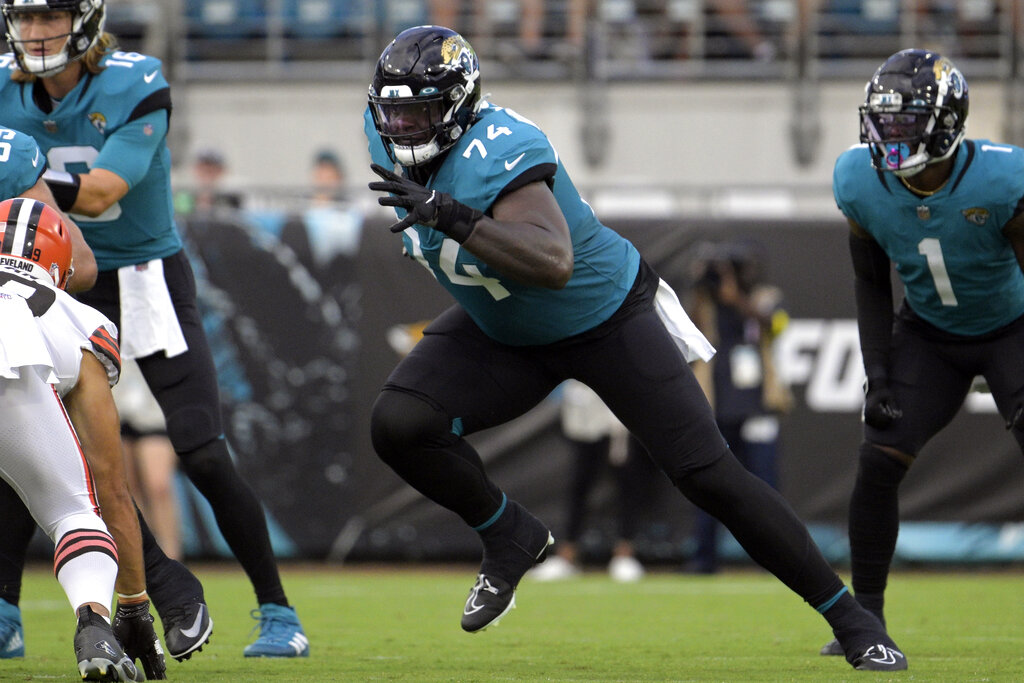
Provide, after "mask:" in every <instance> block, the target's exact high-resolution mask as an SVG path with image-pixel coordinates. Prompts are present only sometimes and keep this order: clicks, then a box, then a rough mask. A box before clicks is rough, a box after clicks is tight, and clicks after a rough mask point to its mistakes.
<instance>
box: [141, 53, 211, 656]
mask: <svg viewBox="0 0 1024 683" xmlns="http://www.w3.org/2000/svg"><path fill="white" fill-rule="evenodd" d="M154 73H156V72H154ZM205 610H206V605H200V606H199V612H198V613H196V620H195V623H193V624H192V625H191V626H190V627H188V628H183V629H181V635H183V636H185V637H186V638H195V637H196V636H198V635H199V627H200V626H202V624H203V612H204V611H205Z"/></svg>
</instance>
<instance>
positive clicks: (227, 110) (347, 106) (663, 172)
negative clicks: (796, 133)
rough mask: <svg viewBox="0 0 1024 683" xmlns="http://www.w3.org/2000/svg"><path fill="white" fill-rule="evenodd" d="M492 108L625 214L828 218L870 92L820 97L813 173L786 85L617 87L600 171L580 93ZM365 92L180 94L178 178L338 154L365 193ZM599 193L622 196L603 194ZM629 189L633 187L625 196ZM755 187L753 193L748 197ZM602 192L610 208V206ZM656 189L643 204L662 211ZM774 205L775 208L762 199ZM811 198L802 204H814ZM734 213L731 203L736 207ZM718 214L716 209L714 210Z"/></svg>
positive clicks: (501, 94) (280, 166)
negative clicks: (625, 201)
mask: <svg viewBox="0 0 1024 683" xmlns="http://www.w3.org/2000/svg"><path fill="white" fill-rule="evenodd" d="M486 86H487V87H486V88H485V91H487V92H490V93H491V95H492V96H491V98H490V99H491V101H493V102H494V103H495V104H498V105H501V106H507V107H510V108H512V109H515V110H516V111H517V112H519V113H520V114H522V115H524V116H526V117H527V118H529V119H531V120H532V121H534V122H535V123H537V124H538V125H539V126H540V127H541V128H542V129H543V130H544V131H545V132H546V133H547V134H548V137H549V138H550V139H551V140H552V142H553V144H554V146H555V148H556V149H557V150H558V152H559V154H560V155H561V156H562V158H563V160H564V161H565V163H566V165H567V166H568V168H569V171H570V173H571V174H572V175H573V177H574V179H575V180H576V183H577V184H578V185H579V186H580V187H582V188H584V189H588V190H589V191H590V192H592V193H593V194H594V195H596V196H597V201H598V202H599V203H600V202H602V201H603V202H604V203H605V204H606V205H609V206H612V209H610V210H615V209H622V210H624V211H630V210H632V209H631V208H630V207H628V206H627V207H622V206H618V205H617V204H616V203H617V202H619V201H620V200H622V198H623V197H625V196H627V195H628V196H633V197H644V196H645V195H644V192H645V191H646V190H647V189H648V188H654V187H658V188H667V189H670V190H672V199H671V201H672V202H675V203H676V204H677V205H678V204H682V205H683V209H684V210H690V212H691V213H692V212H698V213H699V212H701V211H705V210H709V205H708V201H709V198H712V197H714V198H716V202H715V204H714V206H716V207H725V208H723V209H722V210H724V211H730V210H732V209H736V208H737V207H739V210H740V212H742V206H743V205H745V204H744V203H745V202H747V201H748V200H751V197H753V200H752V201H753V202H754V204H758V203H759V202H760V203H761V204H763V206H765V207H767V210H769V211H770V212H775V213H779V215H784V214H785V213H786V212H787V211H789V212H791V213H792V212H794V211H795V212H796V213H802V212H803V211H805V210H811V211H813V210H817V209H821V210H829V207H831V197H830V194H829V191H828V187H829V183H830V181H831V172H832V164H833V162H834V160H835V158H836V156H837V155H838V154H839V153H841V152H842V151H843V150H844V149H845V148H846V147H847V146H849V145H851V144H854V143H855V142H856V141H857V135H858V123H857V111H856V110H857V106H858V105H859V104H860V102H861V99H862V93H863V82H854V81H844V82H833V83H826V84H822V85H821V87H820V97H819V100H818V102H819V106H820V122H821V135H820V140H819V142H818V144H817V145H816V146H815V147H814V149H815V154H814V155H813V157H814V158H813V161H812V163H810V164H809V165H801V164H799V163H797V160H796V158H795V154H794V152H793V142H792V138H791V135H790V125H791V122H792V119H793V108H794V107H793V93H792V91H791V89H790V88H789V86H786V85H784V84H779V83H774V82H773V83H729V84H722V85H713V84H706V83H700V84H696V83H686V82H680V83H676V84H669V85H666V84H650V83H636V84H614V85H610V86H607V90H606V92H605V93H604V94H605V96H606V101H607V111H608V117H609V121H610V124H611V125H610V135H609V136H608V138H607V139H606V140H605V143H604V144H606V145H607V150H606V152H607V153H606V154H605V158H606V161H605V163H604V164H602V165H600V166H597V167H591V166H589V165H588V164H587V162H586V159H585V157H584V153H583V145H582V135H581V128H582V124H583V121H584V119H583V117H584V116H586V115H587V114H585V113H584V112H582V111H581V107H580V106H579V101H580V96H579V92H578V91H577V89H576V87H575V86H573V85H571V84H569V85H566V86H560V85H557V84H550V83H545V84H540V85H535V84H524V83H488V84H486ZM365 92H366V90H365V87H364V86H363V84H361V83H357V82H352V83H330V84H324V85H322V86H316V85H311V84H285V85H281V84H266V85H259V84H255V85H254V84H231V83H221V84H213V85H211V84H189V85H184V86H181V87H179V88H177V89H176V90H175V92H174V99H175V115H174V116H175V127H174V131H173V136H174V137H173V139H172V149H173V151H174V152H175V155H176V157H177V161H178V164H177V171H176V180H178V181H179V182H181V183H186V182H188V168H187V164H186V163H183V162H184V161H187V159H188V158H189V156H190V154H191V153H192V152H194V150H196V149H197V148H199V147H202V146H206V145H215V146H217V147H220V148H221V149H222V150H223V151H224V152H225V154H226V156H227V157H228V159H229V162H230V164H231V173H230V177H229V181H230V182H231V183H233V184H237V185H240V186H260V187H270V188H280V189H289V188H297V187H301V186H302V185H303V184H304V183H305V180H306V178H307V170H308V163H309V160H310V158H311V156H312V154H313V152H314V151H315V150H316V149H317V148H319V147H322V146H330V147H334V148H335V149H336V150H337V151H338V152H339V153H340V154H341V155H342V156H343V157H344V159H345V161H346V162H347V164H348V166H349V169H350V170H349V176H350V179H351V182H352V183H353V184H354V185H362V184H363V183H364V181H367V180H369V179H370V178H371V175H372V174H371V173H370V171H369V169H368V168H367V160H368V155H367V152H366V145H365V140H364V138H363V132H362V117H361V113H362V110H363V108H364V104H365ZM1005 97H1006V94H1005V87H1004V86H1003V85H1002V84H999V83H985V82H981V83H972V84H971V114H970V119H969V123H968V134H969V135H970V136H971V137H982V138H991V139H995V140H1003V139H1005V136H1004V135H1003V125H1004V116H1005V105H1004V102H1005ZM762 186H771V187H778V186H782V187H786V188H790V189H795V190H799V191H800V192H801V196H803V194H807V195H808V196H809V197H810V198H811V200H810V203H809V204H806V205H804V204H801V203H800V202H799V201H798V202H797V203H796V204H795V205H794V204H793V202H790V203H789V204H787V203H786V201H785V200H781V202H777V201H775V200H773V199H772V198H771V197H770V196H765V197H760V198H759V197H758V194H757V192H752V191H751V188H757V187H762ZM600 188H614V189H615V191H614V192H611V193H608V192H605V193H604V194H603V195H601V192H600ZM622 188H628V189H631V190H633V192H631V193H624V192H622V191H621V190H622ZM744 188H745V189H744ZM601 196H603V197H604V198H605V199H604V200H602V199H601ZM659 196H661V195H657V193H655V194H653V195H651V194H650V193H648V195H647V196H646V199H643V200H642V202H641V203H642V204H643V205H645V206H648V207H654V210H655V212H657V210H658V207H661V204H660V203H659V202H660V199H659ZM762 200H763V201H762ZM801 201H802V200H801ZM729 207H732V209H730V208H729ZM710 210H714V209H710Z"/></svg>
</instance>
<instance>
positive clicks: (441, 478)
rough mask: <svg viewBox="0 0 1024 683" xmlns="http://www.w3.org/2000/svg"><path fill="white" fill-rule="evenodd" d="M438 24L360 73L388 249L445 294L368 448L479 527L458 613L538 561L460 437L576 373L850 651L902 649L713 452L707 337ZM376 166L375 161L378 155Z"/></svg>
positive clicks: (763, 496) (855, 656)
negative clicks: (697, 371) (470, 579)
mask: <svg viewBox="0 0 1024 683" xmlns="http://www.w3.org/2000/svg"><path fill="white" fill-rule="evenodd" d="M481 87H482V86H481V81H480V66H479V61H478V59H477V56H476V54H475V52H474V51H473V49H472V47H470V45H469V43H467V42H466V41H465V39H464V38H463V37H462V36H460V35H459V34H458V33H455V32H454V31H452V30H450V29H447V28H444V27H440V26H419V27H415V28H411V29H408V30H406V31H403V32H402V33H401V34H399V35H398V37H396V38H395V40H394V41H392V42H391V44H390V45H389V46H388V47H387V48H385V50H384V52H383V53H382V54H381V56H380V59H379V60H378V62H377V66H376V69H375V72H374V76H373V82H372V84H371V86H370V95H369V110H368V112H367V115H366V118H365V128H366V134H367V138H368V141H369V145H370V153H371V156H372V158H373V161H374V163H373V165H372V169H373V171H374V172H375V173H376V174H377V175H378V176H380V178H381V180H379V181H375V182H372V183H370V189H372V190H375V191H379V192H384V193H386V194H385V195H383V196H381V197H379V198H378V201H379V202H380V203H381V204H382V205H385V206H393V207H395V209H396V211H397V214H398V217H399V221H398V222H397V223H395V224H394V225H393V226H392V227H391V231H392V232H396V233H402V240H403V244H404V250H405V252H406V253H408V254H409V255H410V256H412V257H413V258H414V259H416V260H417V261H419V262H420V263H422V264H423V265H424V266H426V267H427V268H428V269H429V270H430V272H431V273H432V274H433V275H434V277H435V278H436V279H437V281H438V282H439V283H440V284H441V285H442V286H444V287H445V288H446V289H447V290H448V291H449V292H450V293H451V294H452V296H453V297H454V299H455V301H456V303H455V305H453V306H452V307H451V308H449V309H448V310H447V311H445V312H444V313H442V314H441V315H440V316H438V318H437V319H436V320H434V321H433V322H432V323H431V324H430V325H429V326H428V327H427V328H426V330H425V331H424V336H423V339H422V340H421V341H420V342H419V343H418V344H417V345H416V346H415V347H414V348H413V350H412V351H411V352H410V353H409V354H408V355H407V356H406V357H405V358H404V359H403V360H402V361H401V362H400V363H399V365H398V367H397V368H395V370H394V371H393V372H392V373H391V375H390V377H389V378H388V379H387V382H386V383H385V385H384V387H383V389H382V391H381V392H380V395H379V396H378V398H377V400H376V403H375V404H374V408H373V414H372V418H371V425H370V429H371V435H372V438H373V445H374V448H375V449H376V451H377V454H378V455H379V456H380V457H381V459H382V460H383V461H384V462H385V463H387V464H388V465H389V466H390V467H391V468H392V469H393V470H394V471H395V472H396V473H397V474H398V475H399V476H401V477H402V478H403V479H405V481H407V482H408V483H409V484H410V485H411V486H413V487H414V488H415V489H416V490H418V491H419V492H420V493H422V494H423V495H425V496H427V497H428V498H430V499H431V500H433V501H434V502H436V503H438V504H439V505H441V506H443V507H445V508H447V509H448V510H451V511H452V512H454V513H455V514H457V515H459V516H460V517H461V518H462V519H463V521H465V523H466V524H467V525H468V526H469V527H471V528H472V529H474V530H475V531H476V532H477V533H478V534H479V536H480V540H481V543H482V545H483V561H482V563H481V566H480V570H479V572H478V573H477V577H476V582H475V584H474V585H473V587H472V589H471V590H470V593H469V597H468V599H467V600H466V603H465V607H464V608H463V614H462V628H463V629H464V630H466V631H468V632H471V633H473V632H478V631H482V630H484V629H486V628H488V627H489V626H491V625H493V624H495V623H497V622H498V620H499V619H501V618H502V617H503V616H504V615H505V614H506V613H507V612H508V611H509V610H510V609H511V608H512V607H513V606H514V605H515V594H516V589H517V586H518V584H519V581H520V579H521V578H522V577H523V575H524V574H526V572H527V571H528V570H529V569H530V568H531V567H533V566H534V565H535V564H536V563H537V562H540V561H542V560H543V559H544V556H545V554H546V552H547V548H548V546H549V544H550V543H551V542H552V537H551V534H550V533H549V531H548V528H547V526H546V525H545V524H544V523H543V522H542V521H540V520H539V519H537V518H536V517H534V516H533V515H532V514H530V512H528V511H527V510H526V509H525V508H524V507H523V506H522V505H520V504H519V503H518V502H516V501H514V500H511V499H509V498H508V497H507V496H506V495H505V493H504V492H503V491H502V490H501V488H500V487H499V486H498V485H497V483H495V482H494V481H492V480H491V479H490V478H489V477H488V475H487V472H486V470H485V468H484V465H483V462H482V461H481V459H480V456H479V454H478V453H477V452H476V451H475V450H474V449H473V447H472V446H471V445H470V443H469V442H468V441H467V440H466V438H465V437H466V436H468V435H470V434H472V433H474V432H477V431H479V430H482V429H487V428H489V427H494V426H496V425H499V424H502V423H505V422H508V421H509V420H512V419H513V418H515V417H517V416H519V415H522V414H523V413H525V412H526V411H528V410H529V409H530V408H532V407H533V406H535V405H536V404H537V403H539V402H540V401H541V400H543V399H544V398H545V397H546V396H547V395H548V394H549V393H550V392H551V391H552V390H553V389H555V387H557V386H558V385H559V384H560V383H561V382H563V381H564V380H567V379H570V378H574V379H578V380H580V381H582V382H584V383H585V384H587V385H589V386H590V387H591V388H592V389H593V390H594V391H595V392H597V394H598V395H599V396H600V397H601V398H602V399H603V400H604V402H605V403H606V404H607V405H608V406H609V408H611V409H612V411H613V412H614V413H615V415H616V416H617V417H618V418H619V420H621V421H622V423H623V424H624V425H626V427H627V428H628V429H629V430H630V431H631V432H632V433H633V434H634V435H635V436H636V437H637V438H638V439H639V440H640V442H641V443H642V444H643V445H644V447H645V448H646V450H647V451H648V453H649V454H650V456H651V457H652V458H653V459H654V461H655V462H656V463H657V464H658V465H659V466H660V467H661V468H662V469H663V470H664V471H665V473H666V474H667V475H668V477H669V478H670V479H671V481H672V483H673V484H674V485H675V486H676V487H677V488H678V489H679V490H680V491H681V492H682V493H683V495H685V496H686V497H687V498H689V499H690V500H691V501H693V502H694V503H695V504H696V505H698V506H699V507H701V508H703V509H704V510H706V511H708V512H709V513H710V514H712V515H714V516H715V517H717V518H718V519H720V520H721V521H722V522H723V523H724V524H725V525H726V526H727V527H728V528H729V529H730V531H732V533H733V535H734V536H735V537H736V538H737V539H739V541H740V543H741V544H742V545H743V547H744V548H745V549H746V551H747V552H748V553H749V555H750V556H751V557H752V558H754V559H755V560H756V561H758V562H759V563H760V564H761V565H762V566H764V567H766V568H767V569H768V570H769V571H771V572H772V573H773V574H775V575H776V576H777V577H778V578H779V579H780V580H782V581H783V582H784V583H785V584H786V585H787V586H788V587H789V588H791V589H792V590H793V591H795V592H796V593H798V594H799V595H800V596H801V597H803V598H804V600H806V601H807V602H808V603H809V604H810V605H811V606H813V607H814V608H815V609H817V610H818V611H819V612H820V613H821V614H822V615H823V616H824V617H825V619H826V620H827V621H828V622H829V624H830V625H831V626H832V629H833V632H834V633H835V635H836V638H837V640H839V642H841V643H842V647H843V650H844V654H845V655H846V658H847V660H848V661H849V662H850V664H852V665H853V666H854V667H855V668H858V669H869V670H890V671H891V670H898V669H905V668H906V659H905V658H904V657H903V654H902V653H901V652H900V651H899V649H898V648H897V647H896V645H895V644H894V643H893V642H892V640H891V639H890V638H889V636H888V635H887V634H886V632H885V629H884V627H883V626H882V624H881V622H880V621H878V619H876V618H875V617H874V616H872V615H871V614H870V613H869V612H868V611H867V610H865V609H863V608H862V607H860V606H859V605H858V603H857V602H856V601H855V600H853V599H852V598H851V597H850V595H849V593H848V592H847V591H846V587H845V586H844V585H843V583H842V581H841V580H840V579H839V577H838V576H837V575H836V574H835V572H834V571H833V570H832V569H831V567H829V565H828V563H827V562H826V561H825V559H824V558H823V557H822V555H821V553H820V552H819V551H818V549H817V548H816V547H815V545H814V542H813V541H812V540H811V538H810V536H809V535H808V533H807V530H806V529H805V527H804V526H803V524H802V523H801V522H800V520H799V519H798V518H797V517H796V515H795V514H794V513H793V511H792V509H791V508H790V507H789V505H788V504H787V503H786V502H785V500H784V499H783V498H782V497H781V496H779V495H778V494H777V493H776V492H775V490H774V489H772V488H771V487H770V486H768V485H767V484H765V483H764V482H763V481H762V480H760V479H758V478H757V477H755V476H753V475H752V474H750V473H749V472H748V471H747V470H746V469H745V468H744V467H743V466H742V465H740V464H739V462H738V461H737V460H736V458H735V456H734V455H733V454H732V453H731V452H730V451H729V448H728V445H727V444H726V443H725V440H724V439H723V438H722V435H721V433H720V432H719V431H718V428H717V426H716V425H715V420H714V416H713V415H712V412H711V408H710V406H709V405H708V402H707V400H706V399H705V397H704V394H703V392H702V391H701V389H700V386H699V385H698V384H697V381H696V379H695V378H694V376H693V373H692V372H691V370H690V367H689V366H688V364H687V361H688V360H694V359H696V358H704V359H707V358H710V356H711V354H713V353H714V349H713V348H711V345H710V344H708V342H707V340H706V339H704V337H703V336H702V335H701V334H700V333H699V332H698V331H697V329H696V328H695V327H694V326H693V323H692V322H691V321H690V319H689V318H688V317H687V316H686V313H685V312H684V311H683V310H682V307H681V306H680V305H679V301H678V299H677V298H676V296H675V294H674V293H673V292H672V290H671V289H670V288H669V287H668V285H667V284H665V282H664V281H663V280H661V279H660V278H659V277H658V275H657V274H656V273H655V272H654V270H653V269H652V268H651V266H650V265H648V264H647V263H646V262H645V261H644V260H643V259H642V258H641V257H640V254H639V253H638V252H637V250H636V248H635V247H634V246H633V245H632V244H631V243H630V242H629V241H627V240H625V239H624V238H622V237H621V236H620V235H619V234H617V233H616V232H614V231H613V230H611V229H610V228H608V227H606V226H605V225H603V224H602V223H601V222H600V221H599V220H598V218H597V217H596V216H595V215H594V212H593V210H592V209H591V208H590V206H588V205H587V204H586V203H585V202H584V201H583V200H582V199H581V198H580V195H579V193H578V192H577V190H576V188H575V187H574V186H573V184H572V181H571V180H570V179H569V176H568V174H567V172H566V170H565V168H564V166H563V165H562V163H561V160H560V159H559V157H558V155H557V154H556V152H555V150H554V148H553V147H552V145H551V143H550V142H549V141H548V139H547V138H546V137H545V135H544V134H543V133H542V132H541V131H540V129H539V128H538V127H537V126H536V125H534V124H533V123H531V122H530V121H529V120H528V119H525V118H523V117H522V116H521V115H519V114H517V113H515V112H514V111H512V110H510V109H506V108H503V107H499V106H495V105H493V104H490V103H489V102H487V101H485V100H484V99H483V97H482V96H481ZM392 169H393V170H392Z"/></svg>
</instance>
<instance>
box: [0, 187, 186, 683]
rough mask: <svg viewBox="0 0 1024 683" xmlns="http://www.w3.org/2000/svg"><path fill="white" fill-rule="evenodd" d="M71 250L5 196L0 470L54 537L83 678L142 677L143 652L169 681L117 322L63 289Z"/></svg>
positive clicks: (0, 232) (35, 208) (149, 668)
mask: <svg viewBox="0 0 1024 683" xmlns="http://www.w3.org/2000/svg"><path fill="white" fill-rule="evenodd" d="M71 252H72V249H71V237H70V230H69V228H68V227H67V226H66V225H65V224H64V222H63V220H62V219H61V216H60V215H59V214H58V213H57V211H56V210H55V209H53V208H51V207H49V206H47V205H46V204H44V203H42V202H39V201H36V200H33V199H22V198H18V199H8V200H5V201H3V202H0V352H2V353H0V358H3V362H2V364H0V378H2V379H0V408H2V410H3V412H4V415H5V420H4V423H5V425H6V427H5V429H4V430H3V433H2V434H0V475H2V476H3V479H4V480H5V481H6V482H7V483H8V484H10V486H12V487H13V488H14V490H16V491H17V492H18V495H19V496H20V498H21V500H22V501H23V502H24V504H25V505H26V506H27V507H28V509H29V510H30V511H31V514H32V517H33V518H34V519H35V521H36V522H37V523H38V524H39V526H40V527H41V528H42V529H43V531H45V532H46V534H47V535H48V536H49V537H50V539H51V540H53V542H54V543H55V545H56V548H55V551H54V572H55V574H56V577H57V580H58V581H59V582H60V584H61V587H62V588H63V589H64V591H65V593H66V594H67V596H68V600H69V601H70V602H71V606H72V608H73V609H74V610H75V613H76V614H77V617H78V627H77V630H76V634H75V639H74V645H75V654H76V656H77V660H78V669H79V673H80V674H81V676H82V678H89V679H93V680H117V681H128V680H145V679H144V678H143V675H142V673H141V672H140V671H138V669H137V668H136V667H135V664H134V661H133V660H134V659H135V658H136V657H140V658H141V659H142V662H143V666H144V669H145V673H146V676H147V677H149V678H150V679H161V678H166V676H165V675H164V670H165V665H164V659H163V652H162V651H161V648H160V641H159V640H158V639H157V637H156V634H155V633H154V631H153V617H152V616H151V615H150V613H149V600H148V597H147V595H146V584H145V576H144V571H143V563H142V542H141V539H140V535H139V529H138V523H137V520H136V515H135V509H134V507H133V505H132V502H131V497H130V496H129V494H128V489H127V480H126V478H125V472H124V464H123V459H122V455H121V447H120V431H119V423H118V418H117V410H116V408H115V407H114V400H113V395H112V394H111V392H110V386H111V385H112V384H114V383H116V382H117V376H118V373H119V372H120V356H119V353H118V345H117V329H116V328H115V327H114V325H113V324H112V323H111V322H110V321H109V320H107V319H106V318H104V317H103V316H102V315H101V314H100V313H99V312H97V311H95V310H94V309H92V308H90V307H88V306H85V305H84V304H81V303H79V302H77V301H75V300H74V299H73V298H72V297H71V296H70V295H68V294H67V293H66V292H65V291H64V290H65V288H66V287H67V284H68V281H69V279H70V277H71V274H72V272H73V266H72V255H71ZM86 452H88V453H89V454H90V455H89V456H88V457H87V456H86V455H85V453H86ZM101 489H103V490H102V491H101ZM100 504H102V505H103V514H104V516H105V518H106V522H107V523H106V524H105V523H104V520H103V519H101V518H100V509H99V505H100ZM108 526H109V529H108ZM112 536H113V537H112ZM115 538H116V543H115ZM114 589H116V591H117V595H118V607H117V612H116V614H115V616H114V626H113V630H112V629H111V623H110V610H109V608H108V607H107V605H108V604H109V600H110V597H111V593H112V592H113V590H114ZM115 634H116V636H117V637H115ZM18 635H19V637H20V634H18ZM119 640H120V643H119V642H118V641H119ZM122 644H123V645H124V649H123V650H122Z"/></svg>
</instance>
